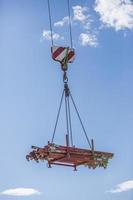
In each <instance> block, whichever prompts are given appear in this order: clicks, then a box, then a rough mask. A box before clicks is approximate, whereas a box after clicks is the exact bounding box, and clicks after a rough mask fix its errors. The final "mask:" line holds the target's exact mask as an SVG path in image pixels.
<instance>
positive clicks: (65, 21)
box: [54, 16, 69, 27]
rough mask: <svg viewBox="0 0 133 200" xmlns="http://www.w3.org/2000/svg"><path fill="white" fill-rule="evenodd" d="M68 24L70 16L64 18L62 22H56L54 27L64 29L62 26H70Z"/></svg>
mask: <svg viewBox="0 0 133 200" xmlns="http://www.w3.org/2000/svg"><path fill="white" fill-rule="evenodd" d="M68 22H69V18H68V16H66V17H63V19H62V20H60V21H58V22H55V23H54V26H56V27H58V26H60V27H62V26H64V25H65V24H68Z"/></svg>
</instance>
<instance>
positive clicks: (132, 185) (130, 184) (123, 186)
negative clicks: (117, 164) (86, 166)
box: [109, 180, 133, 193]
mask: <svg viewBox="0 0 133 200" xmlns="http://www.w3.org/2000/svg"><path fill="white" fill-rule="evenodd" d="M128 190H133V180H130V181H125V182H123V183H120V184H118V185H117V186H116V187H115V189H113V190H110V191H109V192H111V193H118V192H125V191H128Z"/></svg>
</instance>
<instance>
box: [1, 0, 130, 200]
mask: <svg viewBox="0 0 133 200" xmlns="http://www.w3.org/2000/svg"><path fill="white" fill-rule="evenodd" d="M50 2H51V10H52V23H53V32H54V43H55V44H56V45H62V46H63V45H64V46H68V45H70V40H69V29H68V20H67V16H68V13H67V9H66V5H67V4H66V1H65V0H63V1H60V0H51V1H50ZM70 4H71V20H72V33H73V44H74V48H75V50H76V58H75V61H74V63H72V64H70V65H69V71H68V76H69V86H70V88H71V92H72V94H73V97H74V99H75V101H76V104H77V106H78V108H79V110H80V114H81V117H82V120H83V122H84V126H85V127H86V130H87V133H88V136H89V138H94V141H95V146H96V149H97V150H101V151H108V152H112V153H114V154H115V156H114V158H113V159H112V160H111V161H110V164H109V167H108V168H107V169H106V170H103V169H96V170H89V169H87V168H84V167H80V168H79V169H78V171H77V172H74V171H73V170H72V169H70V168H61V167H53V168H52V169H48V168H47V166H46V163H39V164H37V163H34V162H29V163H28V162H27V161H26V159H25V155H26V154H27V153H28V152H29V150H30V146H31V145H37V146H43V145H45V144H47V141H48V140H49V139H51V137H52V133H53V128H54V123H55V118H56V114H57V109H58V104H59V99H60V96H61V92H62V89H63V84H62V72H61V70H60V66H59V64H58V63H56V62H54V61H53V60H52V59H51V53H50V47H51V41H50V38H49V20H48V10H47V1H46V0H37V1H36V0H28V1H27V0H23V1H22V0H12V1H10V0H0V24H1V28H0V47H1V48H0V100H1V103H0V111H1V112H0V121H1V123H0V124H1V125H0V134H1V139H0V152H1V156H0V199H1V200H12V199H13V200H18V199H22V200H28V199H29V200H30V199H34V200H42V199H45V200H51V199H53V198H54V199H58V200H61V199H64V200H67V199H76V200H81V199H84V200H88V199H93V200H97V199H101V200H112V199H113V200H125V199H126V200H132V198H133V172H132V167H133V159H132V143H133V142H132V141H133V135H132V130H133V122H132V119H133V106H132V102H133V92H132V91H133V78H132V77H133V65H132V47H133V4H132V2H131V1H130V0H125V1H122V0H111V1H105V0H97V1H87V0H79V1H77V0H70ZM64 17H65V19H64ZM61 120H62V119H60V121H59V122H60V124H59V126H58V130H57V134H56V138H55V139H56V141H55V142H56V143H62V144H63V142H64V140H63V137H64V132H63V131H64V129H65V124H64V121H63V120H62V121H61ZM73 132H74V141H75V144H77V145H78V146H80V147H84V148H87V147H88V146H87V144H86V141H85V139H84V137H83V134H82V130H81V127H80V124H79V123H78V121H77V119H75V121H73ZM16 195H17V196H16Z"/></svg>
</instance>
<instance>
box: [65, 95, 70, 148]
mask: <svg viewBox="0 0 133 200" xmlns="http://www.w3.org/2000/svg"><path fill="white" fill-rule="evenodd" d="M67 98H68V97H67V96H66V95H65V109H66V125H67V135H68V141H67V143H68V144H67V145H68V146H69V137H70V134H69V120H68V104H67Z"/></svg>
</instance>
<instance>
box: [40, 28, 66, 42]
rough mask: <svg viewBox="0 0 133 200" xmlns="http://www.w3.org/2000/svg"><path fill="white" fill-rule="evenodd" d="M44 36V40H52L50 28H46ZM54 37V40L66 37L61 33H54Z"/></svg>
mask: <svg viewBox="0 0 133 200" xmlns="http://www.w3.org/2000/svg"><path fill="white" fill-rule="evenodd" d="M42 37H43V39H44V40H51V31H50V30H44V31H43V34H42ZM53 39H54V40H60V39H61V40H62V39H64V37H62V36H61V35H60V34H58V33H53Z"/></svg>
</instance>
